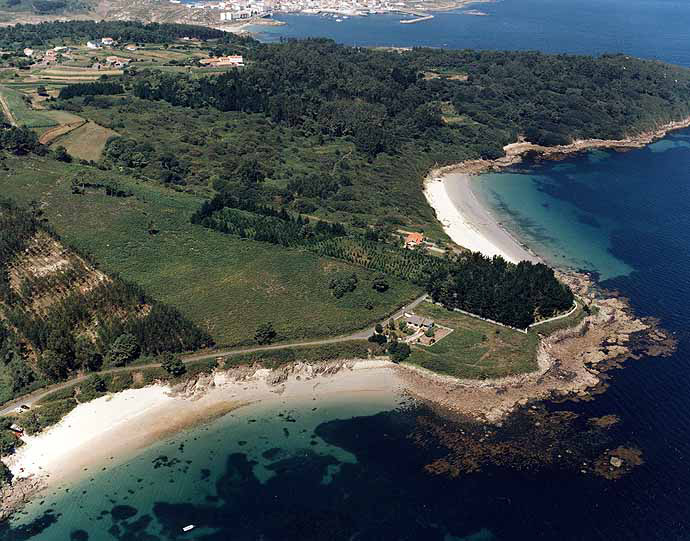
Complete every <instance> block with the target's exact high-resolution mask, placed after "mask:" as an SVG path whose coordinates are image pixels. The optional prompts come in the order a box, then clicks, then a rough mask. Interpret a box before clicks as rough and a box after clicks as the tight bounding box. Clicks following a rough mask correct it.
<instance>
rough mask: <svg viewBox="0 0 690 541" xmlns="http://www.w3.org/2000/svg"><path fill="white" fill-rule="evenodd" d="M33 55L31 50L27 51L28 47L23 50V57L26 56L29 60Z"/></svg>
mask: <svg viewBox="0 0 690 541" xmlns="http://www.w3.org/2000/svg"><path fill="white" fill-rule="evenodd" d="M33 55H34V50H33V49H29V48H28V47H27V48H26V49H24V56H28V57H29V58H31V57H32V56H33Z"/></svg>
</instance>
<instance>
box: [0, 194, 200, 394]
mask: <svg viewBox="0 0 690 541" xmlns="http://www.w3.org/2000/svg"><path fill="white" fill-rule="evenodd" d="M40 215H41V213H40V210H38V209H37V208H36V207H34V208H33V209H32V210H31V211H29V210H25V209H22V208H19V207H17V206H16V205H14V204H13V203H12V202H10V201H9V200H0V327H2V331H1V334H2V335H3V337H4V338H3V344H2V346H1V347H2V349H3V350H4V354H5V355H4V358H3V359H2V362H3V363H4V365H3V366H0V372H3V373H4V377H5V385H4V389H1V390H2V391H4V393H2V394H3V396H0V398H3V399H5V400H6V399H8V398H9V396H8V395H10V394H15V393H17V392H20V391H21V390H24V388H26V387H27V386H30V384H31V383H32V382H33V381H35V380H37V379H47V380H49V381H55V380H59V379H63V378H65V377H67V376H68V375H69V374H70V373H71V372H73V371H75V370H95V369H98V368H100V366H101V365H102V364H103V362H104V359H105V362H106V363H109V364H115V365H117V364H125V363H127V362H129V361H131V360H133V359H134V358H135V357H136V356H137V355H138V354H139V353H142V354H157V353H160V352H162V351H184V350H190V349H196V348H199V347H202V346H205V345H208V344H210V337H209V336H208V334H207V333H205V332H204V331H202V330H200V329H199V328H198V327H196V326H195V325H194V324H192V323H191V322H189V321H188V320H186V319H185V318H184V317H182V316H181V315H180V314H179V312H177V311H176V310H175V309H173V308H170V307H168V306H166V305H163V304H161V303H159V302H156V301H155V300H153V299H152V298H150V297H148V296H147V295H146V294H144V293H143V292H142V291H141V289H140V288H138V287H137V286H134V285H132V284H128V283H126V282H124V281H123V280H121V279H119V278H118V277H116V276H108V275H106V274H105V273H104V272H102V271H100V270H99V269H97V268H96V267H95V265H94V264H93V263H91V262H90V261H88V259H87V258H85V257H84V256H82V255H79V254H77V253H76V252H75V251H74V250H73V249H71V248H69V247H67V246H65V245H64V244H63V243H62V242H61V241H60V239H59V237H58V236H57V235H56V234H55V233H54V232H52V230H51V229H50V228H49V227H48V226H47V225H46V224H45V223H43V221H42V220H41V219H40ZM125 346H126V347H125ZM21 362H24V363H26V366H25V367H24V368H22V369H21V370H17V364H18V363H21ZM8 366H11V367H13V369H8ZM27 368H28V370H27ZM18 377H19V378H20V379H19V381H18V380H17V378H18ZM8 380H9V381H8Z"/></svg>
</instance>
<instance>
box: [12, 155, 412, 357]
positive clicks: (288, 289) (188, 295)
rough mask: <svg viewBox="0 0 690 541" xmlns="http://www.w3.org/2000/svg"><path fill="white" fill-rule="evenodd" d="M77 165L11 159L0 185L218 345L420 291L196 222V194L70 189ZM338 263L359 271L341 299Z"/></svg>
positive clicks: (374, 315)
mask: <svg viewBox="0 0 690 541" xmlns="http://www.w3.org/2000/svg"><path fill="white" fill-rule="evenodd" d="M79 167H80V166H78V165H74V164H72V165H68V164H62V163H59V162H55V161H54V160H50V159H47V158H36V157H30V158H28V157H24V158H22V159H14V160H12V163H11V168H10V171H9V172H4V173H3V174H2V175H0V191H2V193H3V195H6V196H9V197H12V198H14V199H16V200H17V201H19V202H21V203H24V204H26V203H28V202H29V201H30V200H32V199H36V200H38V201H40V202H41V203H43V204H44V207H45V213H46V216H47V217H48V219H49V220H50V223H51V224H52V225H53V227H54V228H55V229H56V230H57V232H58V233H59V234H60V235H61V236H62V238H63V239H64V240H65V241H66V242H68V243H69V244H72V245H74V246H75V247H77V248H78V249H80V250H83V251H86V252H88V253H91V254H93V255H94V256H95V258H96V260H97V261H98V262H99V264H100V265H101V266H102V267H103V269H104V270H105V271H106V272H116V273H118V274H120V275H121V276H122V277H123V278H124V279H126V280H130V281H133V282H136V283H138V284H140V285H142V286H143V287H144V288H145V289H146V290H147V291H148V292H149V293H150V294H152V295H153V296H155V297H156V298H157V299H159V300H161V301H163V302H166V303H169V304H171V305H173V306H175V307H177V308H178V309H179V310H180V311H181V312H183V313H184V314H185V315H186V316H187V317H189V318H190V319H192V320H193V321H195V322H196V323H198V324H200V325H201V326H203V327H205V328H207V329H208V330H209V332H210V333H211V334H212V335H213V337H214V338H215V340H216V341H217V342H218V344H220V345H225V346H231V345H239V344H250V343H253V337H254V332H255V330H256V327H257V326H258V325H259V324H262V323H265V322H272V323H273V326H274V328H275V329H276V331H277V332H278V334H279V340H297V339H302V338H317V337H321V336H333V335H339V334H346V333H347V332H350V331H353V330H356V329H359V328H362V327H364V326H366V325H367V324H369V323H372V322H374V321H378V320H380V319H382V318H383V317H384V316H385V315H387V314H390V313H392V312H393V311H394V310H395V309H396V308H397V307H399V306H402V305H403V304H405V303H406V302H408V301H410V300H411V299H413V298H415V297H416V296H418V295H419V294H421V290H420V289H419V288H417V287H415V286H413V285H411V284H409V283H407V282H403V281H399V280H395V279H392V278H391V279H389V283H390V285H391V287H390V289H389V290H388V291H386V292H385V293H378V292H376V291H374V290H373V288H372V280H373V275H374V273H371V272H369V271H366V270H365V269H361V268H359V267H355V266H353V265H349V264H347V263H344V262H341V261H336V260H331V259H325V258H319V257H317V256H315V255H313V254H311V253H306V252H302V251H299V250H291V249H285V248H281V247H278V246H274V245H270V244H265V243H259V242H253V241H248V240H241V239H239V238H235V237H232V236H230V235H224V234H222V233H218V232H216V231H212V230H210V229H206V228H204V227H201V226H194V225H192V224H190V223H189V218H190V216H191V214H192V213H193V212H194V211H195V210H196V209H197V208H198V206H199V204H200V203H201V199H200V198H199V197H196V196H193V195H189V194H186V193H179V192H175V191H173V190H170V189H167V188H165V187H162V186H157V185H153V184H147V183H138V182H136V181H133V180H131V179H128V178H126V177H120V176H118V175H117V173H114V172H108V173H107V176H108V177H109V178H112V179H116V180H118V181H119V182H121V184H122V185H123V186H126V187H127V188H130V189H132V191H133V192H134V194H135V195H134V196H133V197H127V198H116V197H108V196H106V195H105V194H103V193H102V192H99V193H87V194H86V195H74V194H72V193H71V187H70V181H69V178H70V176H71V174H72V173H73V172H75V171H77V170H78V169H79ZM82 167H83V166H82ZM93 171H94V172H96V170H95V169H93ZM151 222H153V223H154V224H155V226H156V228H157V229H159V231H160V232H159V233H158V234H156V235H151V234H149V233H148V225H149V224H150V223H151ZM338 272H356V273H357V275H358V277H359V284H358V286H357V289H356V290H355V291H354V292H352V293H350V294H346V295H345V296H343V297H342V298H340V299H336V298H335V297H334V296H333V295H332V293H331V290H330V289H329V287H328V284H329V281H330V279H331V277H332V276H333V275H334V274H335V273H338ZM367 306H371V308H370V309H369V308H367Z"/></svg>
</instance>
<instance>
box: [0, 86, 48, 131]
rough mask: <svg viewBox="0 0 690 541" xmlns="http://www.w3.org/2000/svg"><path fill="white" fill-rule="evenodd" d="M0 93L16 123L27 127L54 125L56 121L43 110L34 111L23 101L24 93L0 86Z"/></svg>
mask: <svg viewBox="0 0 690 541" xmlns="http://www.w3.org/2000/svg"><path fill="white" fill-rule="evenodd" d="M0 94H2V95H3V97H4V98H5V101H6V102H7V106H8V107H9V108H10V111H12V114H13V115H14V118H15V120H16V121H17V124H19V125H20V126H26V127H27V128H45V127H50V126H55V125H57V124H58V123H57V122H56V121H55V120H53V119H52V118H50V117H49V116H47V115H46V114H45V113H44V112H43V111H34V110H33V109H32V108H31V107H30V106H29V104H27V103H26V102H25V101H24V94H22V93H21V92H19V91H17V90H14V89H11V88H7V87H0Z"/></svg>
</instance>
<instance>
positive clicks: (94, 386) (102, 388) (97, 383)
mask: <svg viewBox="0 0 690 541" xmlns="http://www.w3.org/2000/svg"><path fill="white" fill-rule="evenodd" d="M107 390H108V386H107V385H106V383H105V380H104V379H103V378H102V377H101V376H99V375H98V374H92V375H91V376H89V378H88V379H87V380H86V381H85V382H84V383H83V384H82V386H81V392H80V393H79V401H80V402H89V401H91V400H94V399H96V398H98V397H101V396H103V395H104V394H105V393H106V392H107Z"/></svg>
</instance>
